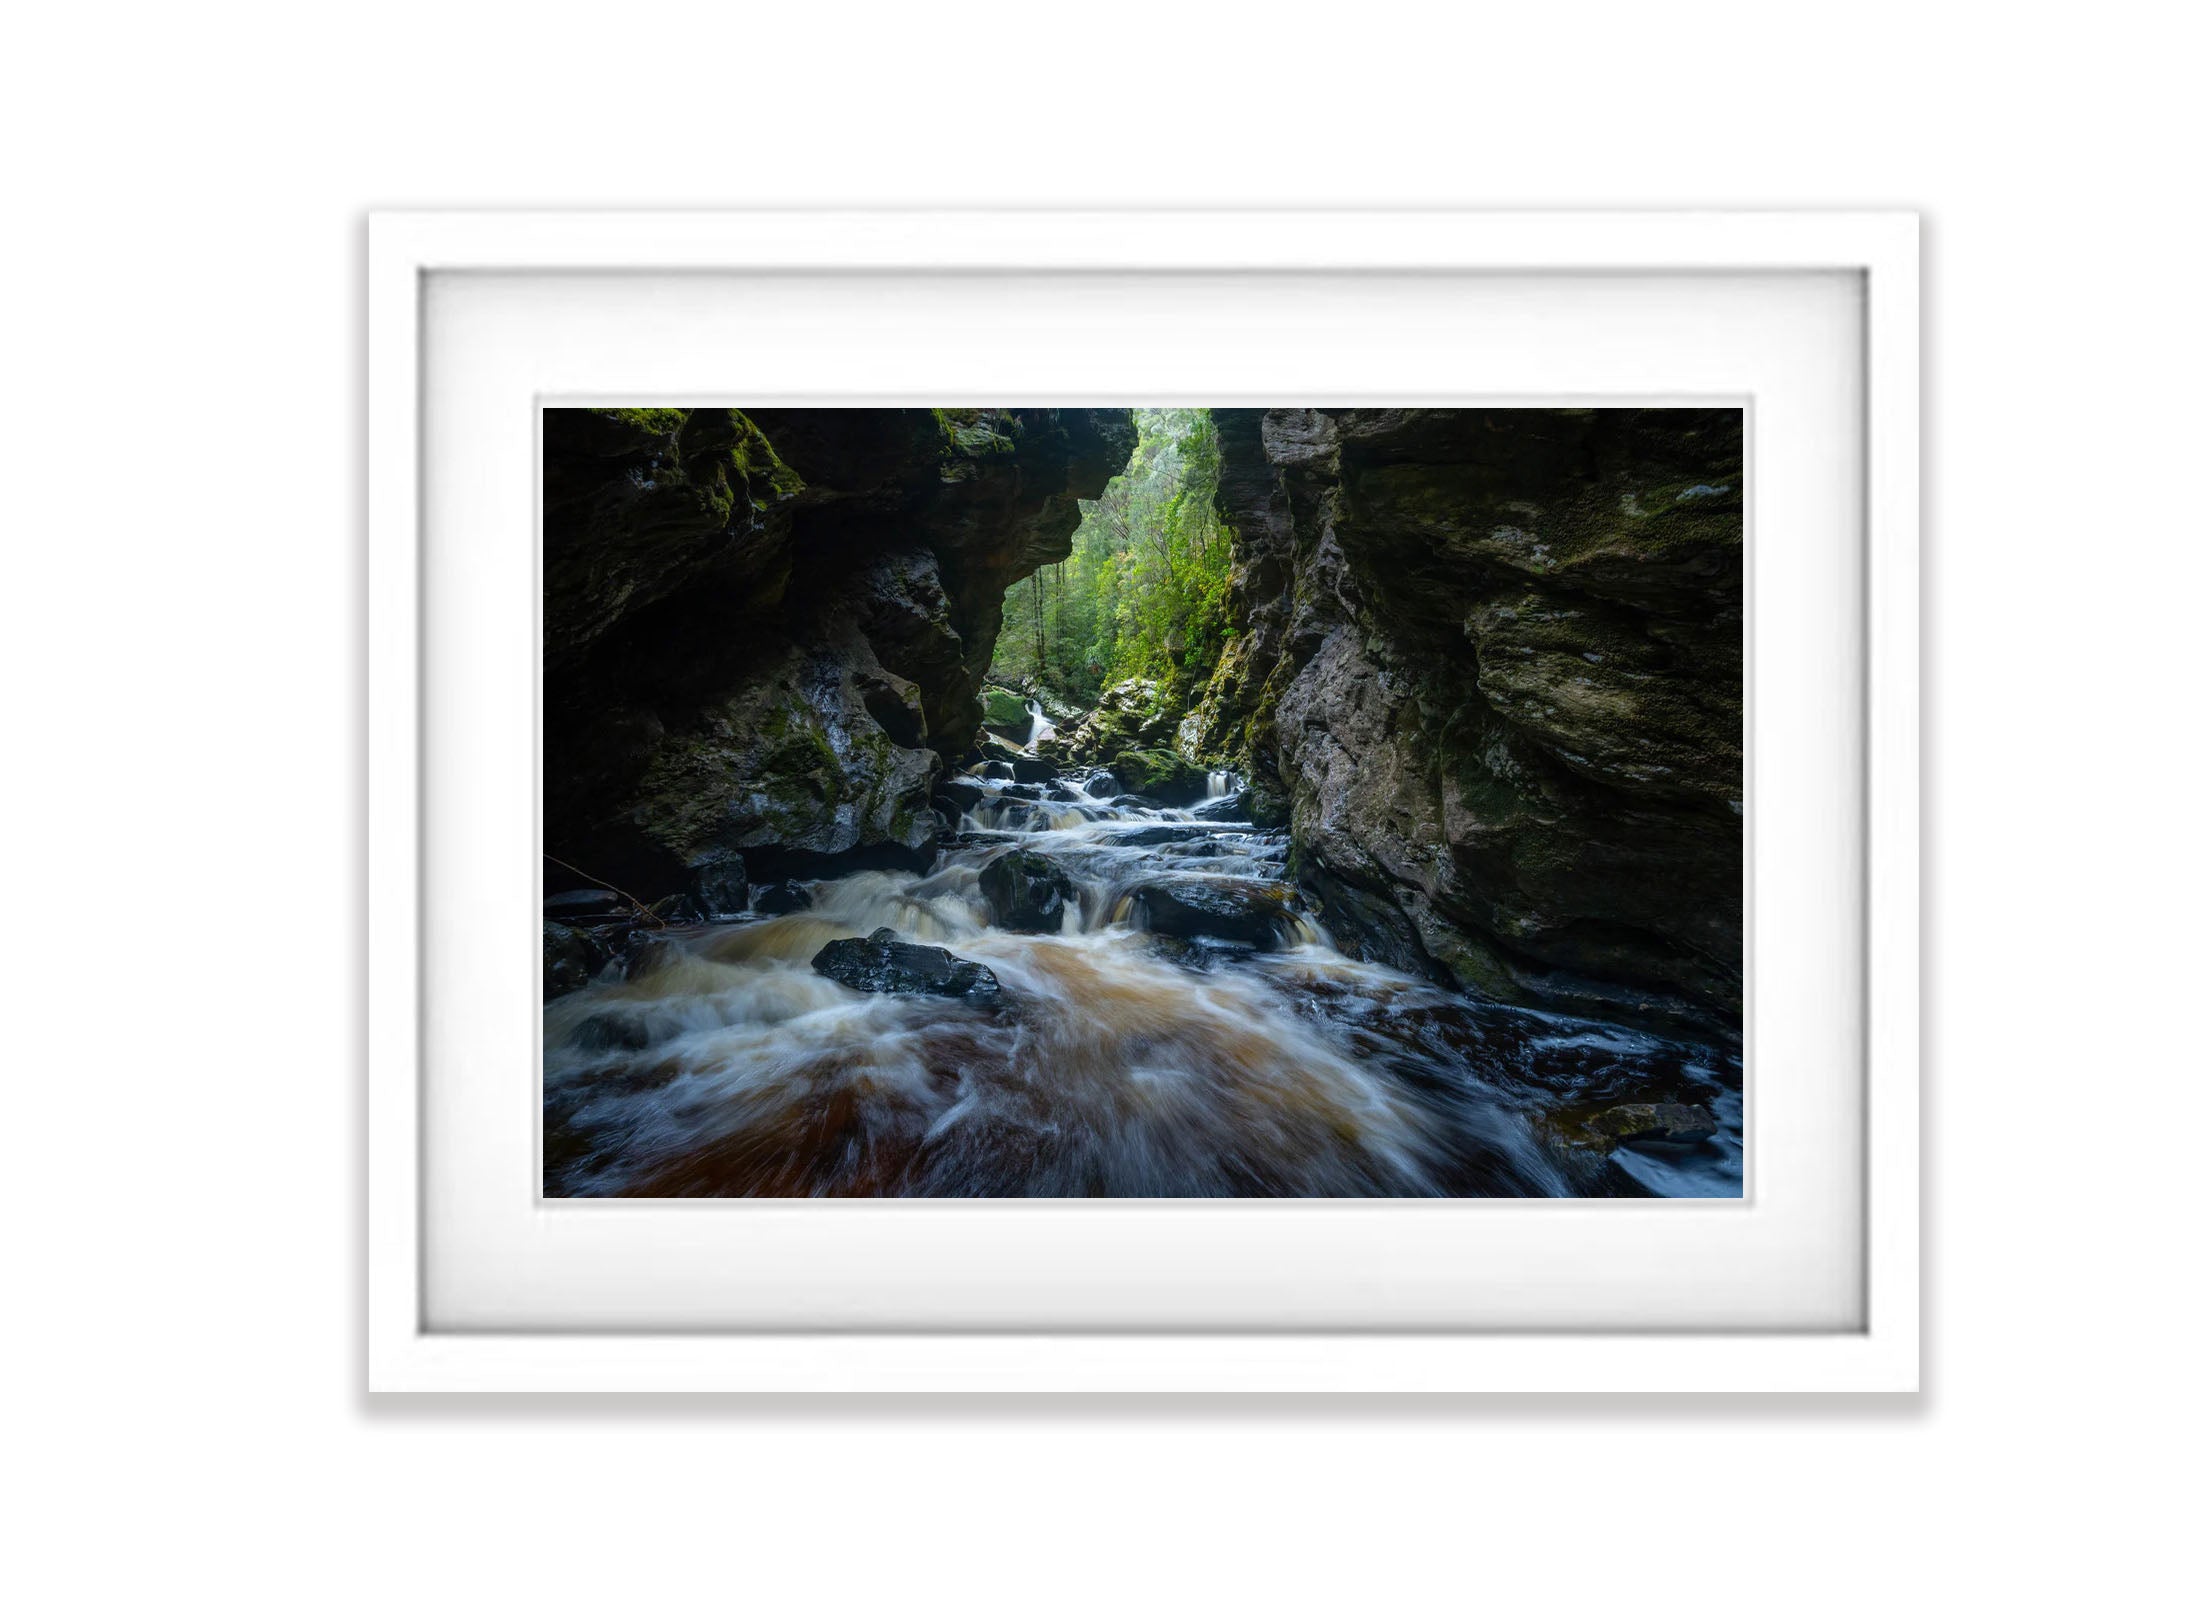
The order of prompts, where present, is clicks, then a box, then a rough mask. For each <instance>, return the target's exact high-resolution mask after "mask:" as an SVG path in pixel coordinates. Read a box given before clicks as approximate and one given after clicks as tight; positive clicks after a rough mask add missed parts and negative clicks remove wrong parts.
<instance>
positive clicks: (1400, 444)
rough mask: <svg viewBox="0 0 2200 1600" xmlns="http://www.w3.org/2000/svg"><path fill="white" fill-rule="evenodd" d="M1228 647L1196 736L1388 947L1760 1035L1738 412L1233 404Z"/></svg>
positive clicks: (1365, 936) (1327, 888) (1464, 973)
mask: <svg viewBox="0 0 2200 1600" xmlns="http://www.w3.org/2000/svg"><path fill="white" fill-rule="evenodd" d="M1215 420H1216V424H1217V430H1218V433H1219V435H1220V439H1221V448H1222V472H1221V478H1220V484H1219V487H1218V490H1217V500H1218V503H1219V504H1220V506H1221V508H1222V510H1223V513H1224V515H1225V517H1226V519H1227V520H1228V521H1229V522H1230V524H1231V526H1232V528H1233V530H1234V532H1235V535H1236V540H1237V557H1236V566H1235V568H1234V570H1233V573H1232V584H1231V596H1232V606H1233V609H1234V611H1235V613H1236V616H1237V622H1238V628H1239V632H1238V634H1237V636H1236V637H1235V638H1234V639H1233V640H1232V641H1231V643H1230V645H1229V647H1228V650H1227V651H1226V653H1225V655H1224V657H1223V659H1222V661H1221V663H1220V664H1219V666H1218V668H1217V670H1216V672H1215V674H1214V677H1213V678H1212V680H1211V681H1210V682H1209V684H1208V686H1207V690H1206V695H1205V698H1204V700H1203V701H1202V703H1201V705H1200V706H1199V707H1198V708H1197V710H1196V714H1195V716H1194V717H1193V718H1190V719H1187V725H1188V726H1194V727H1197V728H1198V729H1200V730H1202V731H1201V733H1200V735H1199V747H1198V748H1197V749H1195V751H1194V752H1193V753H1194V755H1195V757H1196V758H1199V759H1204V760H1206V761H1209V762H1218V763H1219V762H1228V763H1230V764H1233V765H1235V764H1240V763H1242V764H1244V765H1246V766H1247V767H1249V769H1250V771H1251V773H1252V777H1253V785H1254V794H1253V801H1254V806H1255V810H1256V812H1261V811H1266V812H1267V813H1268V814H1270V815H1274V816H1278V817H1279V818H1280V816H1282V815H1284V814H1288V816H1289V819H1290V823H1291V830H1292V837H1293V841H1294V845H1295V850H1296V855H1297V858H1298V861H1299V866H1300V873H1301V880H1302V883H1303V884H1304V886H1305V887H1306V888H1307V889H1308V890H1309V891H1310V892H1311V893H1312V894H1314V895H1315V896H1317V897H1318V898H1319V899H1320V900H1321V901H1322V903H1323V907H1324V910H1325V912H1326V914H1327V920H1328V921H1329V922H1330V923H1331V924H1332V926H1335V927H1338V928H1340V929H1341V930H1343V932H1344V933H1345V934H1346V936H1347V938H1348V939H1349V940H1350V941H1351V942H1353V943H1356V944H1357V945H1358V946H1359V947H1360V949H1361V950H1362V952H1363V953H1365V954H1366V955H1368V956H1371V957H1373V958H1376V959H1380V960H1386V961H1389V962H1391V963H1393V964H1394V965H1398V966H1402V967H1406V968H1409V969H1414V970H1420V971H1424V972H1428V973H1430V974H1431V975H1434V976H1439V977H1448V978H1450V979H1452V980H1455V981H1465V982H1469V983H1473V984H1476V985H1479V986H1482V987H1484V988H1489V989H1494V990H1496V991H1497V992H1500V993H1511V994H1516V995H1527V996H1530V997H1536V998H1540V999H1545V1000H1549V1001H1551V1002H1554V1003H1560V1004H1565V1005H1567V1006H1569V1007H1572V1008H1583V1009H1593V1010H1599V1011H1605V1012H1611V1013H1618V1014H1625V1015H1630V1016H1634V1017H1636V1018H1639V1019H1643V1020H1662V1021H1667V1022H1672V1023H1677V1024H1682V1025H1686V1026H1691V1027H1694V1028H1697V1029H1708V1030H1710V1031H1714V1032H1719V1033H1728V1034H1731V1033H1733V1032H1735V1031H1737V1030H1738V1028H1739V1023H1740V1016H1741V1000H1742V990H1741V965H1742V952H1741V935H1742V848H1741V844H1742V833H1741V829H1742V822H1741V811H1742V764H1741V748H1742V479H1741V472H1742V429H1741V413H1740V412H1739V411H1615V410H1599V411H1428V410H1418V411H1268V412H1259V411H1217V412H1216V413H1215Z"/></svg>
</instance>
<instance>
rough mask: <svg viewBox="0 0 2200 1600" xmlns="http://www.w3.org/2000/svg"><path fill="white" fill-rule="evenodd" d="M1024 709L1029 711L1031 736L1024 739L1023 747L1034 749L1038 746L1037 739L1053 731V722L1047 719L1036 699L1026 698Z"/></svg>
mask: <svg viewBox="0 0 2200 1600" xmlns="http://www.w3.org/2000/svg"><path fill="white" fill-rule="evenodd" d="M1024 709H1025V710H1026V711H1028V712H1030V713H1031V737H1030V738H1028V739H1026V740H1025V741H1024V748H1025V749H1026V750H1036V749H1038V748H1039V741H1040V740H1042V739H1044V738H1046V737H1047V735H1048V734H1050V733H1052V732H1053V731H1054V724H1053V723H1052V722H1051V721H1049V720H1048V718H1047V714H1046V712H1045V711H1044V710H1042V709H1041V708H1040V705H1039V702H1038V701H1037V700H1026V701H1025V702H1024Z"/></svg>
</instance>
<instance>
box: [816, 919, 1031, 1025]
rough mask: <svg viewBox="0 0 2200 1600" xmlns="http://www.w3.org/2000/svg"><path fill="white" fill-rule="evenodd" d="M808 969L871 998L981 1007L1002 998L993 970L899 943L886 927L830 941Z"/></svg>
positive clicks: (951, 953)
mask: <svg viewBox="0 0 2200 1600" xmlns="http://www.w3.org/2000/svg"><path fill="white" fill-rule="evenodd" d="M810 965H811V966H812V967H813V968H814V969H816V970H817V971H818V972H821V973H823V974H824V975H825V976H826V977H828V978H831V979H832V980H833V981H834V982H835V983H843V984H846V985H847V986H848V987H849V988H851V989H861V990H864V991H866V992H867V993H871V994H924V995H937V996H939V997H941V998H943V999H954V1000H961V1001H964V1002H966V1003H968V1004H970V1005H973V1006H978V1007H982V1008H986V1009H992V1008H997V1007H999V1006H1000V1005H1002V1004H1003V1002H1004V1001H1005V999H1006V996H1005V995H1004V994H1003V993H1002V990H1001V982H1000V979H999V978H997V977H995V976H994V974H993V969H992V968H991V967H987V966H981V965H980V964H979V963H977V962H975V961H965V960H963V959H962V958H961V957H959V956H957V955H956V954H955V953H954V951H952V950H948V949H946V948H944V947H942V946H939V945H926V944H904V943H903V942H902V941H901V940H900V939H899V938H897V937H896V936H895V934H894V930H893V929H891V928H880V929H878V930H877V931H876V932H874V933H873V934H872V935H871V936H870V937H869V938H868V939H835V940H834V941H833V942H832V943H831V944H829V945H827V946H826V947H825V948H824V949H822V950H820V951H819V952H818V953H817V954H816V955H815V956H814V957H813V958H811V961H810Z"/></svg>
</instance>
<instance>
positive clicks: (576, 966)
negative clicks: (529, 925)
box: [542, 922, 611, 1001]
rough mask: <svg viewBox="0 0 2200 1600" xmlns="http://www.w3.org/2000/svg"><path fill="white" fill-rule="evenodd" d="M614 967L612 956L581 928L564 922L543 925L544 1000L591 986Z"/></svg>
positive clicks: (553, 998)
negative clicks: (594, 980) (598, 976)
mask: <svg viewBox="0 0 2200 1600" xmlns="http://www.w3.org/2000/svg"><path fill="white" fill-rule="evenodd" d="M610 964H611V952H610V951H609V950H607V949H605V948H604V946H603V944H602V943H601V942H600V941H598V940H596V939H595V938H593V937H591V936H590V935H588V934H586V933H583V932H582V931H581V930H580V929H578V928H569V927H567V926H566V925H565V924H564V923H562V922H545V923H544V924H543V925H542V997H543V999H544V1000H546V1001H549V1000H555V999H556V998H557V997H558V996H559V995H561V994H571V993H572V992H573V991H574V990H575V989H583V988H586V987H587V986H588V983H589V980H591V979H592V978H594V977H595V976H596V974H597V973H599V972H601V971H603V969H604V968H605V967H607V966H609V965H610Z"/></svg>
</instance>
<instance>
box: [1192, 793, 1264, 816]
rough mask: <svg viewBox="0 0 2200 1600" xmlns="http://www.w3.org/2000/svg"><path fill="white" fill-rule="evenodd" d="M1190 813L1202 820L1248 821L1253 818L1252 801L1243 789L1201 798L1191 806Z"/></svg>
mask: <svg viewBox="0 0 2200 1600" xmlns="http://www.w3.org/2000/svg"><path fill="white" fill-rule="evenodd" d="M1192 815H1193V816H1195V817H1198V818H1199V819H1200V820H1201V821H1203V822H1250V821H1252V820H1253V811H1252V802H1251V801H1250V799H1249V798H1248V797H1247V795H1246V793H1245V791H1244V790H1243V789H1240V790H1238V791H1237V793H1235V794H1226V795H1220V796H1217V797H1216V798H1215V799H1213V800H1202V801H1200V803H1199V804H1198V805H1196V806H1194V807H1192Z"/></svg>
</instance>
